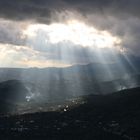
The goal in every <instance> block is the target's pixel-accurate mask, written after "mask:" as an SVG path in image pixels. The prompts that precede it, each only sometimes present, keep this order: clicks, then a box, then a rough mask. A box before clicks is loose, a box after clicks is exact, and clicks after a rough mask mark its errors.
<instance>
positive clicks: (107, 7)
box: [0, 0, 140, 54]
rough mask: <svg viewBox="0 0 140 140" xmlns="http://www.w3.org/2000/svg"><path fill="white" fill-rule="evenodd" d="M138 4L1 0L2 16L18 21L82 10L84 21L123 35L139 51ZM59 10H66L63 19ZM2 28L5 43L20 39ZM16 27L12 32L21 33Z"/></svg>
mask: <svg viewBox="0 0 140 140" xmlns="http://www.w3.org/2000/svg"><path fill="white" fill-rule="evenodd" d="M139 5H140V1H139V0H0V17H1V18H6V19H10V20H18V21H21V20H35V21H37V22H44V23H47V24H48V23H50V22H55V21H59V20H62V22H63V21H64V20H65V18H66V19H68V18H69V14H67V12H66V11H69V12H71V13H74V14H73V15H72V16H74V15H75V17H76V15H77V14H79V15H81V16H82V19H81V20H84V22H86V23H88V24H90V25H92V26H95V27H96V28H98V29H100V30H107V31H109V32H110V33H111V34H113V35H115V36H118V37H120V38H121V39H122V44H121V46H122V47H125V48H127V49H129V50H131V51H132V52H133V53H135V54H140V51H139V50H140V49H139V44H140V40H139V38H140V14H139V13H140V8H139ZM56 12H57V13H58V14H57V15H55V14H56ZM59 13H64V14H62V15H61V18H60V19H59V18H58V17H59ZM79 15H77V19H79ZM75 17H74V18H75ZM0 31H1V34H0V42H2V43H3V42H4V43H6V42H7V43H9V42H12V43H14V42H17V40H20V39H19V38H12V36H9V34H10V33H9V32H10V31H9V32H8V31H7V30H6V28H5V29H0ZM15 31H16V29H15ZM15 31H14V29H13V30H12V31H11V33H13V34H14V35H15V36H18V34H19V33H17V32H15ZM19 32H20V31H19ZM4 34H5V35H4ZM19 36H20V35H19ZM18 43H21V41H20V42H18ZM18 43H16V44H18Z"/></svg>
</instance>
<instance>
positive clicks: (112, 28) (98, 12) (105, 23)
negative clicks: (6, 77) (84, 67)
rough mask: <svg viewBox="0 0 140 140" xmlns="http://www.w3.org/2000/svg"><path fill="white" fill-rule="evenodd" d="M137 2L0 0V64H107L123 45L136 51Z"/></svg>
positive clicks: (138, 32)
mask: <svg viewBox="0 0 140 140" xmlns="http://www.w3.org/2000/svg"><path fill="white" fill-rule="evenodd" d="M139 5H140V1H138V0H133V1H132V0H94V1H93V0H75V1H73V0H24V1H19V0H12V1H9V0H1V1H0V65H1V66H4V67H11V66H14V67H30V66H31V67H33V66H36V67H51V66H57V67H59V66H61V67H65V66H70V65H73V64H86V63H90V62H98V61H99V60H101V59H102V61H103V60H104V61H107V62H109V63H110V62H113V61H114V58H116V56H117V55H118V54H119V53H121V52H122V51H124V50H125V52H127V53H131V54H134V55H138V56H139V55H140V49H139V44H140V40H139V37H140V16H139V13H140V9H139ZM113 56H114V57H113ZM110 60H111V61H110Z"/></svg>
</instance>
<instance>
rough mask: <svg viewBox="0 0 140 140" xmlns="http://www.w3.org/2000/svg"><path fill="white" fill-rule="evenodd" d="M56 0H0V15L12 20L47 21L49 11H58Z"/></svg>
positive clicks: (58, 3)
mask: <svg viewBox="0 0 140 140" xmlns="http://www.w3.org/2000/svg"><path fill="white" fill-rule="evenodd" d="M59 5H61V2H60V1H59V0H58V1H57V0H55V1H52V0H23V1H21V0H12V1H10V0H1V1H0V16H1V17H3V18H8V19H13V20H29V19H30V20H32V19H35V20H38V21H42V22H49V18H50V14H51V12H53V11H55V10H57V11H59V9H60V7H61V6H59Z"/></svg>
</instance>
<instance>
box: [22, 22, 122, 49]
mask: <svg viewBox="0 0 140 140" xmlns="http://www.w3.org/2000/svg"><path fill="white" fill-rule="evenodd" d="M40 32H43V33H45V35H46V39H45V41H46V43H51V44H57V43H59V42H65V41H70V42H72V43H73V44H75V45H81V46H82V47H97V48H105V47H110V48H111V47H114V46H115V44H119V43H120V42H121V40H120V39H119V38H118V37H114V36H112V35H111V34H110V33H109V32H107V31H99V30H97V29H96V28H94V27H92V26H88V25H86V24H84V23H82V22H79V21H76V20H71V21H68V22H67V23H52V24H50V25H45V24H31V25H29V26H28V28H27V29H26V30H24V31H23V36H26V37H27V38H34V37H35V36H37V35H38V34H39V33H40Z"/></svg>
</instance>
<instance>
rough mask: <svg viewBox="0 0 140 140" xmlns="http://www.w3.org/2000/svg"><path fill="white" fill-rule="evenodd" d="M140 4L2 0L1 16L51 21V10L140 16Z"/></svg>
mask: <svg viewBox="0 0 140 140" xmlns="http://www.w3.org/2000/svg"><path fill="white" fill-rule="evenodd" d="M139 5H140V1H139V0H23V1H21V0H12V1H10V0H1V1H0V16H1V17H5V18H12V19H19V20H21V19H28V18H33V19H37V20H45V21H47V20H48V21H49V17H50V16H51V15H50V13H51V12H54V11H64V10H77V11H79V12H81V13H82V14H83V15H86V14H93V13H100V14H110V15H112V14H114V15H116V16H118V15H119V16H120V17H122V18H125V17H123V15H125V14H126V15H129V14H130V15H133V16H138V17H139V13H140V8H139ZM126 15H125V16H126ZM43 18H44V19H43ZM47 18H48V19H47Z"/></svg>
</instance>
